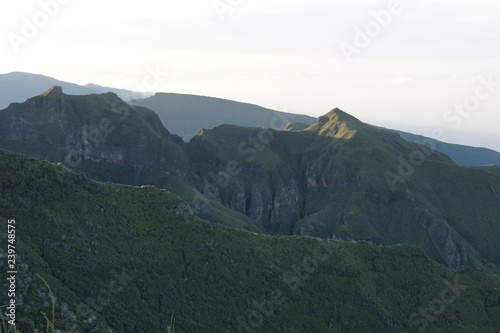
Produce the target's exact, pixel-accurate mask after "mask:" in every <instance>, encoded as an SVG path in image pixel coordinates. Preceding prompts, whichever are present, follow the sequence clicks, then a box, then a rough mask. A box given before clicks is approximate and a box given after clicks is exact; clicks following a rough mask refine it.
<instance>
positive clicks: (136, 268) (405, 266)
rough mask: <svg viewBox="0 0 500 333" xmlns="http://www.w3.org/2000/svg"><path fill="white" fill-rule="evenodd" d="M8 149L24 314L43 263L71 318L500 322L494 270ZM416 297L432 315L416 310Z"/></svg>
mask: <svg viewBox="0 0 500 333" xmlns="http://www.w3.org/2000/svg"><path fill="white" fill-rule="evenodd" d="M0 157H1V158H0V171H1V172H0V186H1V188H0V191H1V193H2V196H1V201H0V211H1V214H0V215H1V216H0V218H1V221H2V226H3V227H2V230H6V226H5V224H6V219H11V218H15V219H16V226H17V229H16V235H17V243H16V244H17V251H18V254H19V259H18V263H17V264H18V267H19V270H20V271H21V273H20V275H19V277H20V278H19V281H21V283H22V285H23V287H22V288H20V290H23V292H20V293H24V294H23V296H24V301H23V304H24V306H20V307H19V308H18V320H19V321H18V323H21V324H22V325H24V326H21V327H25V328H26V327H28V326H30V325H31V324H34V325H35V324H36V323H40V322H43V320H42V318H41V315H39V311H42V310H43V311H46V312H48V311H49V309H48V305H49V304H50V302H49V301H50V298H49V297H48V294H47V290H46V288H45V287H43V285H42V284H41V282H39V281H38V280H37V278H36V277H35V274H37V273H39V274H41V275H42V276H44V277H45V278H46V279H47V281H48V283H49V284H50V286H51V287H52V290H53V292H54V294H55V296H56V304H57V306H56V323H57V327H59V328H61V329H64V327H66V329H69V328H68V327H71V326H73V327H75V328H76V327H79V328H80V329H81V330H83V331H90V330H91V329H92V328H97V327H101V330H103V329H104V328H106V327H109V328H112V329H113V330H114V331H118V332H160V331H162V330H164V329H165V328H166V326H167V323H168V319H169V317H170V313H172V312H175V316H176V318H177V324H176V331H177V332H235V331H238V329H239V330H240V331H242V332H245V331H247V330H246V329H245V327H248V328H251V329H252V331H254V332H327V331H328V328H329V327H333V328H340V329H341V330H342V331H350V329H351V328H352V327H354V332H401V331H403V330H406V331H410V332H413V331H416V329H417V328H419V327H421V326H420V325H424V324H425V325H427V328H428V331H429V332H430V331H432V332H473V331H481V332H495V330H496V328H497V327H498V326H499V325H500V315H499V313H500V311H499V310H500V300H499V294H498V287H499V280H498V279H496V278H493V277H491V276H488V275H487V274H484V273H481V272H479V271H458V272H457V271H455V272H454V271H450V270H448V269H446V268H444V267H443V266H441V265H439V264H436V263H434V262H432V261H430V260H429V259H428V258H427V257H426V256H425V255H424V253H423V252H422V251H421V250H420V249H418V248H415V247H411V246H393V247H387V248H380V247H376V246H373V245H370V244H367V243H351V242H339V241H327V240H319V239H314V238H310V237H284V236H266V235H258V234H254V233H249V232H245V231H241V230H236V229H231V228H227V227H222V226H217V225H214V224H211V223H207V222H204V221H201V220H199V219H198V218H196V217H195V216H193V215H186V211H183V209H182V207H185V204H184V203H183V202H182V201H181V200H180V199H179V198H177V197H175V196H173V195H171V194H170V193H168V192H166V191H164V190H157V189H155V188H153V187H142V188H137V187H130V186H124V185H113V184H104V183H96V182H94V181H92V180H89V179H88V178H86V177H85V176H83V175H77V174H73V173H71V172H69V171H68V170H66V169H65V168H64V167H62V166H55V165H52V164H50V163H47V162H42V161H38V160H34V159H31V158H27V157H23V156H20V155H14V154H11V153H7V152H5V151H0ZM4 241H5V239H4ZM21 266H22V267H21ZM3 275H4V273H2V276H1V278H2V281H5V276H3ZM21 277H22V278H21ZM450 283H451V285H456V286H459V288H455V289H454V290H452V289H450V288H449V287H447V286H449V285H450ZM3 291H4V290H2V292H3ZM444 301H446V302H444ZM44 302H45V305H44V304H43V303H44ZM28 306H29V309H28ZM419 308H421V309H423V310H422V311H425V312H423V315H412V314H413V313H416V312H417V311H418V309H419ZM73 315H76V319H75V318H74V316H73ZM94 315H96V317H95V319H94V320H91V321H85V320H86V319H88V318H89V317H92V316H94ZM71 318H73V319H71ZM425 318H427V319H425ZM26 331H27V330H26Z"/></svg>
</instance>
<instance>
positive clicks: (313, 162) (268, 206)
mask: <svg viewBox="0 0 500 333" xmlns="http://www.w3.org/2000/svg"><path fill="white" fill-rule="evenodd" d="M167 125H168V124H167ZM0 147H2V148H4V149H8V150H11V151H14V152H18V153H23V154H27V155H30V156H33V157H36V158H40V159H47V160H49V161H52V162H61V163H64V164H65V165H67V166H68V167H70V168H71V169H73V170H75V171H78V172H85V173H86V174H87V176H89V177H91V178H93V179H96V180H100V181H105V182H111V183H124V184H131V185H154V186H157V187H160V188H166V189H168V190H170V191H171V192H173V193H175V194H177V195H179V196H180V197H182V198H183V199H184V200H186V201H187V202H188V203H189V204H190V205H191V207H192V209H193V211H194V212H195V214H197V215H198V216H199V217H201V218H204V219H207V220H210V221H213V222H219V223H223V224H226V225H230V226H234V227H238V228H242V229H247V230H251V231H256V232H262V233H268V234H281V235H309V236H315V237H321V238H330V239H338V240H365V241H368V242H371V243H374V244H377V245H394V244H399V243H404V244H413V245H416V246H419V247H421V248H423V249H424V250H425V251H426V253H427V254H428V255H429V256H430V257H431V258H433V259H435V260H437V261H438V262H441V263H443V264H445V265H446V266H448V267H450V268H455V269H456V268H459V267H461V266H472V267H476V268H481V269H486V270H488V271H490V272H495V273H498V272H499V267H500V257H499V253H500V245H499V243H498V242H497V235H498V234H499V233H500V223H499V220H498V217H499V216H500V197H499V194H498V191H500V177H499V176H498V174H496V173H492V172H484V171H482V170H476V169H471V168H465V167H460V166H457V165H456V164H455V163H454V162H453V161H452V160H451V159H450V158H449V157H447V156H446V155H444V154H441V153H439V152H436V151H434V150H431V149H429V148H428V147H426V146H423V145H419V144H415V143H411V142H408V141H406V140H404V139H402V138H401V137H400V136H399V135H397V134H396V133H394V132H391V131H388V130H383V129H379V128H376V127H373V126H370V125H367V124H364V123H362V122H360V121H359V120H357V119H356V118H354V117H352V116H350V115H349V114H347V113H345V112H343V111H341V110H339V109H334V110H332V111H331V112H329V113H327V114H326V115H325V116H322V117H320V118H318V119H317V121H316V123H315V124H314V125H312V126H310V127H307V128H305V129H302V130H299V131H296V130H294V131H290V130H288V131H283V130H275V129H270V128H264V127H262V128H258V127H242V126H236V125H221V126H217V127H215V128H213V129H201V130H200V131H199V132H198V133H197V134H196V135H195V136H194V138H193V139H192V140H191V141H190V142H188V143H185V142H183V140H182V139H181V138H179V137H178V136H176V135H173V134H171V133H170V132H169V131H168V130H167V129H166V128H164V127H163V125H162V123H161V121H160V119H159V117H158V116H157V115H156V114H155V113H154V112H152V111H150V110H148V109H145V108H142V107H136V106H130V105H128V104H126V103H125V102H123V101H122V100H121V99H119V98H118V97H117V96H116V95H115V94H113V93H107V94H101V95H86V96H74V95H65V94H64V93H63V92H62V89H61V88H60V87H53V88H51V89H50V90H49V91H47V92H45V93H43V94H41V95H39V96H36V97H34V98H31V99H29V100H28V101H26V102H24V103H14V104H11V105H10V106H9V107H8V108H7V109H5V110H2V111H0Z"/></svg>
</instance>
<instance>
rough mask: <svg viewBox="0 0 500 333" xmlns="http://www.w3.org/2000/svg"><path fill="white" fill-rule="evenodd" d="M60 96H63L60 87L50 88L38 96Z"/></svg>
mask: <svg viewBox="0 0 500 333" xmlns="http://www.w3.org/2000/svg"><path fill="white" fill-rule="evenodd" d="M62 94H63V90H62V87H61V86H52V87H50V88H49V89H48V90H47V91H45V92H43V93H41V94H40V95H38V96H43V97H56V96H61V95H62Z"/></svg>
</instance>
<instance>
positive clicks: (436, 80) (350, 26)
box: [0, 0, 500, 150]
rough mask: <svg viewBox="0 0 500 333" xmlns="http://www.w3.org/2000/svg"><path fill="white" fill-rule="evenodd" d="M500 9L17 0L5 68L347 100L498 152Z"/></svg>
mask: <svg viewBox="0 0 500 333" xmlns="http://www.w3.org/2000/svg"><path fill="white" fill-rule="evenodd" d="M499 17H500V3H499V2H498V0H432V1H431V0H401V1H397V0H386V1H377V0H371V1H364V0H339V1H336V0H215V1H214V0H182V1H181V0H175V1H173V0H163V1H159V0H158V1H153V0H142V1H133V2H132V1H102V0H99V1H97V0H85V1H82V0H39V1H32V0H23V1H17V2H14V1H9V2H8V3H7V4H6V2H2V4H1V5H0V22H1V23H0V26H1V27H2V31H1V37H2V38H1V42H0V47H1V48H2V52H1V57H2V59H1V60H2V61H0V73H8V72H12V71H24V72H31V73H39V74H44V75H47V76H52V77H55V78H57V79H60V80H65V81H70V82H75V83H79V84H86V83H91V82H92V83H97V84H100V85H106V86H113V87H119V88H127V89H133V90H154V91H165V92H177V93H190V94H199V95H208V96H214V97H222V98H228V99H233V100H238V101H244V102H249V103H255V104H259V105H262V106H265V107H269V108H274V109H277V110H281V111H288V112H295V113H304V114H309V115H313V116H319V115H322V114H324V113H326V112H328V111H329V110H331V109H332V108H334V107H340V108H341V109H343V110H345V111H346V112H349V113H351V114H352V115H354V116H356V117H358V118H359V119H360V120H362V121H365V122H369V123H373V124H376V125H381V126H388V127H393V128H398V129H402V130H408V131H412V132H416V133H419V134H423V135H426V136H435V135H433V133H435V132H436V133H437V132H440V133H442V136H440V138H441V139H445V141H449V142H458V143H464V144H470V145H478V146H486V147H490V148H493V149H496V150H500V131H499V124H500V20H499ZM488 81H490V82H489V83H488Z"/></svg>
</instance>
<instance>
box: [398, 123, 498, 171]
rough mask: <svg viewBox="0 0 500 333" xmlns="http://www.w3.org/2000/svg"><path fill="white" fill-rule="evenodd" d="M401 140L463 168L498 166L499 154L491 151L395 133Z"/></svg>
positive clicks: (409, 134)
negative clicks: (444, 155)
mask: <svg viewBox="0 0 500 333" xmlns="http://www.w3.org/2000/svg"><path fill="white" fill-rule="evenodd" d="M392 131H394V132H396V133H398V134H399V135H400V136H401V137H402V138H403V139H406V140H408V141H411V142H416V143H421V144H424V145H426V146H428V147H431V148H432V149H435V150H437V151H439V152H442V153H444V154H446V155H448V156H449V157H450V158H451V159H452V160H453V161H454V162H455V163H457V164H458V165H463V166H481V165H489V164H500V153H499V152H497V151H494V150H492V149H487V148H477V147H469V146H464V145H457V144H451V143H445V142H442V141H439V140H435V139H430V138H427V137H425V136H422V135H416V134H411V133H406V132H401V131H395V130H392Z"/></svg>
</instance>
